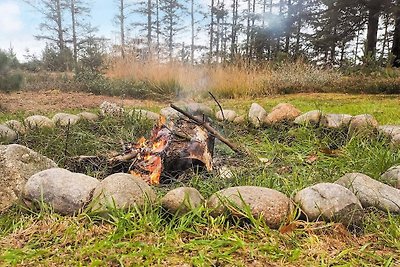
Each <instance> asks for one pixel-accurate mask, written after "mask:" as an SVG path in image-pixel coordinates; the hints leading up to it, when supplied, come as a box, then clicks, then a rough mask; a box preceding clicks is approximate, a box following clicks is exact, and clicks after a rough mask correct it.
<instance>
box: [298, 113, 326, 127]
mask: <svg viewBox="0 0 400 267" xmlns="http://www.w3.org/2000/svg"><path fill="white" fill-rule="evenodd" d="M321 116H322V111H320V110H311V111H308V112H306V113H304V114H301V115H300V116H297V117H296V118H295V119H294V123H295V124H300V125H307V124H318V123H319V122H320V120H321Z"/></svg>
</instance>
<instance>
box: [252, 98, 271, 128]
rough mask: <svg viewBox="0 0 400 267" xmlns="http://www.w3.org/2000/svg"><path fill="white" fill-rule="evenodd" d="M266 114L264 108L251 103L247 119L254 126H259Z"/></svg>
mask: <svg viewBox="0 0 400 267" xmlns="http://www.w3.org/2000/svg"><path fill="white" fill-rule="evenodd" d="M266 116H267V112H266V111H265V109H264V108H263V107H262V106H260V105H259V104H257V103H253V104H251V106H250V110H249V121H250V123H251V124H252V125H253V126H255V127H260V126H261V125H262V123H263V122H264V120H265V117H266Z"/></svg>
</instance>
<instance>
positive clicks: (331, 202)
mask: <svg viewBox="0 0 400 267" xmlns="http://www.w3.org/2000/svg"><path fill="white" fill-rule="evenodd" d="M294 201H295V202H296V204H298V205H299V207H300V208H301V210H302V212H304V214H305V215H306V216H307V218H308V220H310V221H315V220H317V219H319V218H321V219H323V220H328V221H335V222H342V223H344V224H345V225H354V224H355V225H359V224H360V223H361V222H362V214H363V211H362V209H363V208H362V206H361V203H360V201H359V200H358V198H357V197H356V196H355V195H354V194H353V193H352V192H351V191H350V190H349V189H347V188H345V187H343V186H341V185H338V184H333V183H320V184H316V185H313V186H310V187H307V188H304V189H303V190H300V191H299V192H298V193H297V194H296V196H295V197H294Z"/></svg>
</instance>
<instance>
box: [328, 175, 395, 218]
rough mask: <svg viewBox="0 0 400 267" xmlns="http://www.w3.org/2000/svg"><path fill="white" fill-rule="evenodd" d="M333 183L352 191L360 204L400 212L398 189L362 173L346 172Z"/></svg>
mask: <svg viewBox="0 0 400 267" xmlns="http://www.w3.org/2000/svg"><path fill="white" fill-rule="evenodd" d="M335 183H337V184H340V185H342V186H344V187H346V188H348V189H350V191H352V192H353V193H354V194H355V195H356V196H357V198H358V199H359V200H360V202H361V205H362V206H363V207H364V208H366V207H371V206H372V207H376V208H378V209H381V210H384V211H390V212H396V213H399V212H400V190H398V189H396V188H394V187H391V186H389V185H387V184H384V183H381V182H379V181H376V180H374V179H372V178H371V177H369V176H367V175H365V174H362V173H348V174H346V175H344V176H343V177H342V178H340V179H339V180H337V181H336V182H335Z"/></svg>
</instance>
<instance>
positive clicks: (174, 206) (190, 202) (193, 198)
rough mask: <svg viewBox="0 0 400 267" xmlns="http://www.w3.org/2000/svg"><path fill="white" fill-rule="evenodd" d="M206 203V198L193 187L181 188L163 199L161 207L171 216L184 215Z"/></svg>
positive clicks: (172, 191)
mask: <svg viewBox="0 0 400 267" xmlns="http://www.w3.org/2000/svg"><path fill="white" fill-rule="evenodd" d="M203 203H204V198H203V196H202V195H201V194H200V192H199V191H197V189H196V188H193V187H179V188H175V189H173V190H171V191H169V192H168V193H167V194H166V195H165V196H164V197H163V198H162V199H161V205H162V206H163V207H164V208H165V209H166V210H168V212H170V213H171V214H178V215H183V214H185V213H188V212H190V211H192V210H194V209H196V208H198V207H199V206H201V205H202V204H203Z"/></svg>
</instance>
